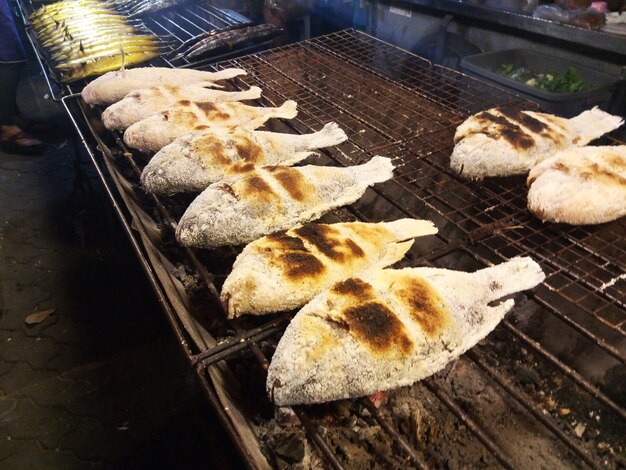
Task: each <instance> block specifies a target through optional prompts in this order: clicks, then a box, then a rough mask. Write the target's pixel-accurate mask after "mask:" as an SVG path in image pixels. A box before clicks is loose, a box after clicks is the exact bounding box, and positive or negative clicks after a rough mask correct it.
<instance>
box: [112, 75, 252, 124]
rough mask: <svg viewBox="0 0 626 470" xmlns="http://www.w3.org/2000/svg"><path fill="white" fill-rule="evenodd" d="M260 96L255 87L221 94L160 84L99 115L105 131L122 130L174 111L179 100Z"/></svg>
mask: <svg viewBox="0 0 626 470" xmlns="http://www.w3.org/2000/svg"><path fill="white" fill-rule="evenodd" d="M260 97H261V89H260V88H259V87H256V86H255V87H251V88H250V89H249V90H245V91H222V90H213V89H208V88H205V87H204V86H202V85H195V84H194V85H182V86H176V85H160V86H155V87H150V88H143V89H141V90H135V91H132V92H130V93H129V94H128V95H126V96H125V97H124V98H123V99H121V100H120V101H118V102H117V103H113V104H112V105H111V106H109V107H108V108H107V109H105V110H104V112H103V113H102V123H103V124H104V126H105V127H106V128H107V129H116V130H124V129H126V128H128V127H130V126H132V125H133V124H135V123H136V122H139V121H141V120H143V119H146V118H148V117H150V116H152V115H153V114H155V113H158V112H161V111H166V110H168V109H172V108H175V107H176V105H177V103H179V102H180V101H182V100H187V101H193V102H207V103H225V102H228V101H244V100H255V99H257V98H260Z"/></svg>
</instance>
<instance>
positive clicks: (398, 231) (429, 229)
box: [384, 219, 438, 241]
mask: <svg viewBox="0 0 626 470" xmlns="http://www.w3.org/2000/svg"><path fill="white" fill-rule="evenodd" d="M384 226H385V228H386V229H387V230H389V231H390V232H392V233H393V234H394V235H395V237H396V240H398V241H402V240H409V239H410V238H415V237H423V236H425V235H434V234H435V233H437V232H438V230H437V227H435V224H433V223H432V222H431V221H430V220H420V219H398V220H394V221H393V222H387V223H385V224H384Z"/></svg>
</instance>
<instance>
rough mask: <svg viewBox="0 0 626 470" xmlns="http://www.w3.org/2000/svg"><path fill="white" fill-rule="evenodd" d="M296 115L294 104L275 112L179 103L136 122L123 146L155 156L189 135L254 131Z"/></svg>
mask: <svg viewBox="0 0 626 470" xmlns="http://www.w3.org/2000/svg"><path fill="white" fill-rule="evenodd" d="M296 114H298V111H297V105H296V102H295V101H285V103H283V105H282V106H280V107H278V108H262V107H259V106H247V105H245V104H242V103H237V102H234V103H207V102H204V103H194V102H191V101H187V100H182V101H179V102H178V103H176V106H175V107H173V108H170V109H169V110H167V111H162V112H160V113H156V114H153V115H152V116H150V117H148V118H146V119H143V120H142V121H139V122H136V123H135V124H133V125H132V126H130V127H129V128H128V129H126V132H124V142H126V145H128V146H129V147H132V148H135V149H137V150H141V151H143V152H157V151H159V150H161V149H162V148H163V147H165V146H166V145H168V144H171V143H172V142H174V141H175V140H176V139H178V138H180V137H183V136H185V135H187V134H190V133H204V132H207V131H210V130H212V129H214V128H216V127H218V128H225V127H226V128H235V127H243V128H246V129H256V128H257V127H261V126H262V125H263V124H265V122H266V121H268V120H269V119H271V118H283V119H292V118H294V117H296Z"/></svg>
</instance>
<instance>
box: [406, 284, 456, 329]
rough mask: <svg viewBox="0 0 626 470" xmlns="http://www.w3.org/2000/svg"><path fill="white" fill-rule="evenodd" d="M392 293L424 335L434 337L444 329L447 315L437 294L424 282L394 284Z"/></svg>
mask: <svg viewBox="0 0 626 470" xmlns="http://www.w3.org/2000/svg"><path fill="white" fill-rule="evenodd" d="M394 291H395V293H396V295H397V296H398V298H399V299H400V300H401V301H402V302H403V303H404V304H405V305H406V306H407V310H408V312H409V314H410V315H411V317H412V318H413V320H415V322H416V323H418V324H419V326H420V328H421V329H422V331H424V333H425V334H426V335H428V336H435V335H437V333H439V332H440V331H442V330H443V329H444V328H445V326H446V325H447V323H448V318H449V317H448V313H447V311H446V310H445V308H444V307H443V302H442V300H441V299H440V298H439V295H438V294H437V292H436V291H434V290H433V288H432V287H430V285H429V284H428V283H427V282H426V281H424V280H421V279H417V278H410V279H406V280H403V281H402V283H398V284H396V285H395V286H394Z"/></svg>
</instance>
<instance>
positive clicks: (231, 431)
mask: <svg viewBox="0 0 626 470" xmlns="http://www.w3.org/2000/svg"><path fill="white" fill-rule="evenodd" d="M194 370H195V372H196V377H197V378H198V382H199V383H200V386H201V388H202V390H203V391H204V394H205V395H206V396H207V398H208V399H209V403H211V405H212V407H213V410H214V411H215V412H216V414H217V417H218V419H219V421H220V423H221V424H222V426H224V429H225V430H226V433H227V434H228V436H229V437H230V440H231V441H232V442H235V443H237V444H238V445H237V446H235V447H236V448H237V451H238V453H239V455H240V456H241V457H242V459H243V461H244V463H245V465H246V467H247V468H248V469H249V470H259V467H257V466H256V465H255V462H254V459H252V457H251V456H250V455H248V453H247V452H245V450H244V449H245V447H244V445H243V444H242V443H241V438H240V437H239V434H237V430H236V429H235V426H234V425H233V422H232V421H231V419H230V417H229V416H228V415H227V414H226V411H225V410H224V405H223V404H222V402H221V400H220V399H219V397H218V396H217V393H216V392H215V390H213V383H212V379H211V378H210V377H207V370H206V369H205V368H204V367H202V366H201V365H200V364H198V365H197V366H196V367H195V368H194Z"/></svg>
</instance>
